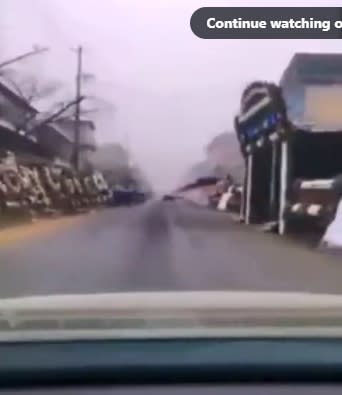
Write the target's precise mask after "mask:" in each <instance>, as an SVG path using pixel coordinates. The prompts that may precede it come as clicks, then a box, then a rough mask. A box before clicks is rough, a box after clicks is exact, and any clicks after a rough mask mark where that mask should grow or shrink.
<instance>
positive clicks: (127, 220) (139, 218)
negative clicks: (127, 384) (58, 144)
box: [0, 201, 342, 297]
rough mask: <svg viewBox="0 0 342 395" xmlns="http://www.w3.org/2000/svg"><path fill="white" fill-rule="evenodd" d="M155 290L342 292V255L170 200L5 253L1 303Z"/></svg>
mask: <svg viewBox="0 0 342 395" xmlns="http://www.w3.org/2000/svg"><path fill="white" fill-rule="evenodd" d="M149 290H175V291H177V290H253V291H254V290H274V291H312V292H332V293H342V258H341V257H339V256H331V255H326V254H323V253H319V252H317V251H314V250H310V249H308V248H305V247H303V246H300V245H296V244H293V243H290V242H289V241H287V240H285V239H282V238H280V237H278V236H276V235H269V234H264V233H262V232H260V231H256V230H254V229H250V228H247V227H245V226H243V225H241V224H237V223H234V222H233V221H232V220H231V219H230V217H229V216H228V215H227V214H222V213H217V212H213V211H209V210H206V209H202V208H196V207H193V206H191V205H189V204H186V203H181V202H160V201H156V202H150V203H147V204H145V205H142V206H137V207H133V208H113V209H105V210H103V211H100V212H96V213H94V214H91V215H89V216H86V217H84V218H82V220H77V221H75V223H74V224H72V225H71V226H69V227H68V228H67V229H63V230H59V231H56V232H54V233H53V234H46V235H44V236H40V237H39V238H35V239H34V240H26V241H24V242H20V243H17V244H16V245H14V246H11V247H1V249H0V297H12V296H22V295H32V294H56V293H95V292H117V291H149Z"/></svg>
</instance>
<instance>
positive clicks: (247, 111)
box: [235, 82, 285, 145]
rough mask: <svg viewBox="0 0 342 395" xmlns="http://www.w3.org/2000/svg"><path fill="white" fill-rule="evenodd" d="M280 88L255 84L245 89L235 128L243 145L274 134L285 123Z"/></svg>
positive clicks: (264, 83)
mask: <svg viewBox="0 0 342 395" xmlns="http://www.w3.org/2000/svg"><path fill="white" fill-rule="evenodd" d="M280 97H281V96H280V91H279V88H278V87H276V86H275V85H273V84H269V83H266V82H254V83H253V84H251V85H250V86H249V87H247V88H246V89H245V91H244V92H243V95H242V99H241V111H240V114H239V115H238V116H237V117H236V119H235V127H236V129H237V134H238V137H239V140H240V143H241V144H242V145H248V144H251V143H254V142H256V141H257V140H259V139H261V138H264V137H267V136H268V135H269V134H272V133H274V132H275V131H276V130H277V128H279V125H280V124H281V123H282V122H283V121H284V114H285V113H284V110H283V107H282V106H281V103H280V101H279V98H280Z"/></svg>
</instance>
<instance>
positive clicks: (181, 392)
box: [1, 385, 342, 395]
mask: <svg viewBox="0 0 342 395" xmlns="http://www.w3.org/2000/svg"><path fill="white" fill-rule="evenodd" d="M341 390H342V386H338V385H330V386H328V385H322V386H312V385H304V386H303V385H297V386H292V385H250V386H245V385H232V386H186V387H177V386H176V387H166V386H153V387H149V386H147V387H139V388H137V387H134V388H130V387H128V388H127V387H121V388H120V387H118V388H117V387H114V388H113V387H112V388H111V387H109V388H103V387H94V388H77V387H76V388H64V389H53V388H51V389H50V388H48V389H38V390H30V389H28V390H25V391H1V393H2V394H4V395H23V393H24V394H27V395H207V394H212V395H321V394H322V395H323V394H324V395H337V394H341Z"/></svg>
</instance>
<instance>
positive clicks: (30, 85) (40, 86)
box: [1, 69, 62, 104]
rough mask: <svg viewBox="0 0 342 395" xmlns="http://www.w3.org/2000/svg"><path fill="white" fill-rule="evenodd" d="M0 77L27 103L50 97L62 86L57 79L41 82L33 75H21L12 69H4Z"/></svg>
mask: <svg viewBox="0 0 342 395" xmlns="http://www.w3.org/2000/svg"><path fill="white" fill-rule="evenodd" d="M1 77H2V79H3V80H4V81H5V82H6V83H7V85H8V86H9V88H11V89H12V90H13V91H14V92H15V93H16V94H17V95H18V96H19V97H21V98H22V99H23V100H25V101H26V102H27V103H28V104H33V103H34V102H36V101H38V100H41V99H44V98H48V97H52V96H53V95H55V94H56V93H57V92H58V91H59V90H60V89H61V88H62V84H61V83H59V82H57V81H48V82H42V81H40V80H38V78H37V77H36V76H34V75H22V74H19V73H18V72H16V71H14V70H8V69H7V70H5V71H4V72H3V73H2V74H1Z"/></svg>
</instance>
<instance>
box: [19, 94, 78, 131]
mask: <svg viewBox="0 0 342 395" xmlns="http://www.w3.org/2000/svg"><path fill="white" fill-rule="evenodd" d="M82 100H84V96H81V97H80V98H79V99H75V100H73V101H71V102H69V103H68V104H66V105H65V106H64V107H62V108H61V109H60V110H58V111H56V112H55V113H53V114H52V115H50V116H49V117H47V118H46V119H44V121H42V122H40V123H39V124H37V125H35V126H34V127H33V128H32V129H30V130H29V131H28V132H27V133H26V135H31V134H33V133H34V132H35V131H36V130H37V129H39V128H41V127H42V126H45V125H47V124H48V123H50V122H52V121H53V120H55V119H56V118H58V117H59V116H60V115H62V114H63V113H64V112H65V111H67V110H68V109H69V108H70V107H72V106H75V105H76V104H78V103H80V102H81V101H82Z"/></svg>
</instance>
